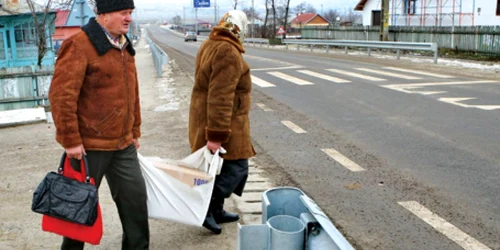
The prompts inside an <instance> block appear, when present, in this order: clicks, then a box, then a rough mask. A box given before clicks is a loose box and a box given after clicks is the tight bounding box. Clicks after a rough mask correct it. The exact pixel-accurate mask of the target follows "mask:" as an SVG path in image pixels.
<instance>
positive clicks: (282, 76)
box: [267, 71, 314, 85]
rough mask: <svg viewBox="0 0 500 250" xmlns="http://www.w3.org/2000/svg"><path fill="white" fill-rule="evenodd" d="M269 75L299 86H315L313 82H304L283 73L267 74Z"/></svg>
mask: <svg viewBox="0 0 500 250" xmlns="http://www.w3.org/2000/svg"><path fill="white" fill-rule="evenodd" d="M267 73H268V74H270V75H273V76H275V77H278V78H281V79H283V80H285V81H289V82H292V83H295V84H297V85H313V84H314V83H312V82H308V81H306V80H302V79H299V78H296V77H293V76H290V75H287V74H284V73H281V72H277V71H273V72H267Z"/></svg>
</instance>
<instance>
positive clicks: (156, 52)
mask: <svg viewBox="0 0 500 250" xmlns="http://www.w3.org/2000/svg"><path fill="white" fill-rule="evenodd" d="M146 41H147V42H148V44H149V49H150V50H151V54H152V55H153V61H154V64H155V67H156V74H157V75H158V77H162V76H163V66H164V65H168V55H167V53H165V51H163V49H161V48H160V47H158V45H156V43H154V42H153V41H151V39H149V37H146Z"/></svg>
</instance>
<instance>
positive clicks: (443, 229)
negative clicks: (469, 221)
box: [398, 201, 491, 250]
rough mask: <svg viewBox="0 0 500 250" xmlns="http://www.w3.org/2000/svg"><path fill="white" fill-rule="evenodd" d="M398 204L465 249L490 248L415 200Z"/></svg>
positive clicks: (483, 249) (479, 249) (488, 249)
mask: <svg viewBox="0 0 500 250" xmlns="http://www.w3.org/2000/svg"><path fill="white" fill-rule="evenodd" d="M398 204H399V205H401V206H403V207H404V208H406V209H408V210H409V211H410V212H412V213H413V214H415V215H416V216H417V217H419V218H420V219H422V220H423V221H425V222H426V223H427V224H429V225H431V226H432V227H433V228H435V229H436V230H437V231H438V232H440V233H442V234H444V235H445V236H446V237H448V238H450V239H451V240H453V241H454V242H455V243H457V244H458V245H460V246H461V247H462V248H464V249H466V250H491V249H490V248H488V247H487V246H485V245H484V244H482V243H481V242H479V241H477V240H476V239H474V238H472V237H470V236H469V235H467V234H466V233H464V232H462V231H461V230H460V229H458V228H457V227H455V226H454V225H452V224H450V223H449V222H447V221H446V220H444V219H443V218H441V217H439V216H438V215H436V214H435V213H433V212H432V211H430V210H429V209H427V208H426V207H424V206H422V205H420V204H419V203H418V202H416V201H401V202H398Z"/></svg>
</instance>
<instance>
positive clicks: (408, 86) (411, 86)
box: [381, 80, 497, 95]
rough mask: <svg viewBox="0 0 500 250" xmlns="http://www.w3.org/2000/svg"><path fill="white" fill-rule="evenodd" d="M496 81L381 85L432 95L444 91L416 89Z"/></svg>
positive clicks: (411, 92)
mask: <svg viewBox="0 0 500 250" xmlns="http://www.w3.org/2000/svg"><path fill="white" fill-rule="evenodd" d="M496 82H497V81H487V80H486V81H460V82H428V83H412V84H390V85H382V86H381V87H384V88H388V89H392V90H396V91H401V92H404V93H408V94H422V95H433V94H441V93H446V91H418V90H417V89H420V88H422V87H430V86H450V85H467V84H482V83H496Z"/></svg>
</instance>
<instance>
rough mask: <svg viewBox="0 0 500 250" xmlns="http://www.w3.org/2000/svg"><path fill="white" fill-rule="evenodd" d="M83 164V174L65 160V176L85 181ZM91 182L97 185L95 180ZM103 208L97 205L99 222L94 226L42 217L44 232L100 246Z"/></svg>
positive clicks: (92, 179) (82, 162) (82, 164)
mask: <svg viewBox="0 0 500 250" xmlns="http://www.w3.org/2000/svg"><path fill="white" fill-rule="evenodd" d="M80 162H81V172H77V171H75V170H74V169H73V168H72V167H71V163H70V160H69V158H68V157H66V159H65V160H64V166H63V175H64V176H66V177H69V178H72V179H75V180H78V181H85V177H86V173H85V165H84V161H83V160H82V161H80ZM90 182H91V183H92V184H95V181H94V178H91V180H90ZM102 228H103V226H102V214H101V207H100V205H99V204H97V220H96V222H95V223H94V225H93V226H86V225H80V224H76V223H72V222H69V221H65V220H61V219H57V218H54V217H50V216H47V215H43V217H42V230H43V231H46V232H51V233H55V234H58V235H61V236H64V237H68V238H70V239H74V240H78V241H82V242H87V243H90V244H92V245H99V243H100V242H101V238H102V234H103V229H102Z"/></svg>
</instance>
